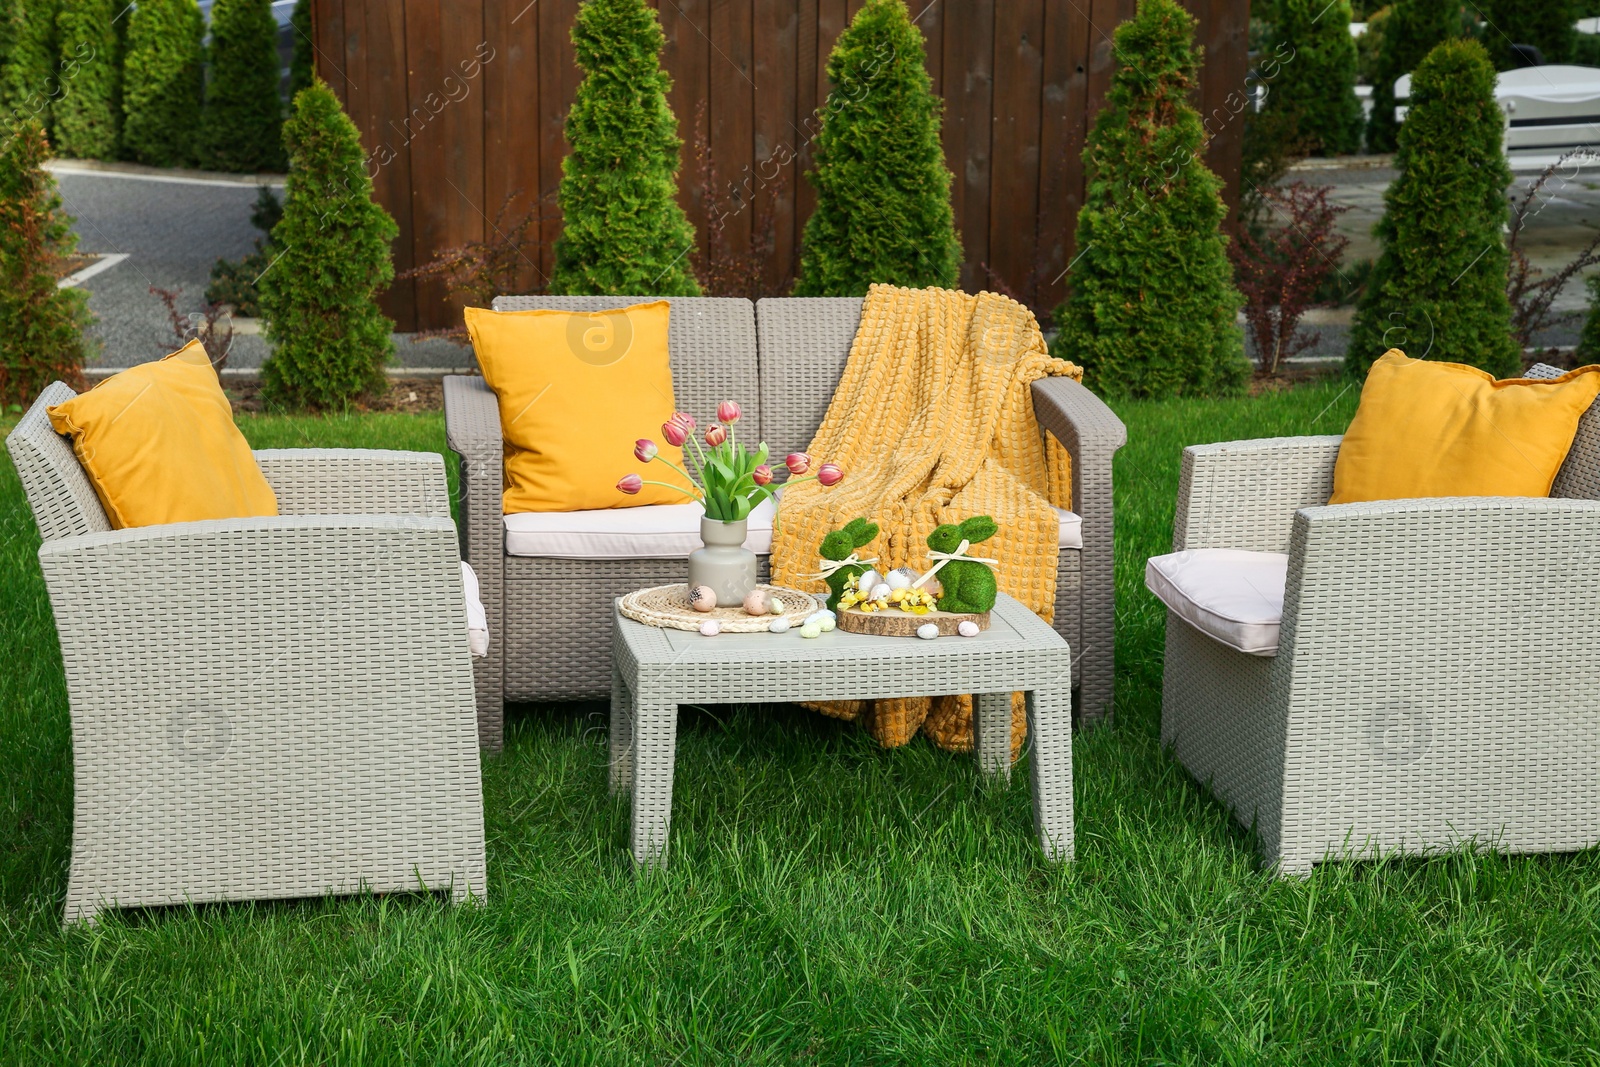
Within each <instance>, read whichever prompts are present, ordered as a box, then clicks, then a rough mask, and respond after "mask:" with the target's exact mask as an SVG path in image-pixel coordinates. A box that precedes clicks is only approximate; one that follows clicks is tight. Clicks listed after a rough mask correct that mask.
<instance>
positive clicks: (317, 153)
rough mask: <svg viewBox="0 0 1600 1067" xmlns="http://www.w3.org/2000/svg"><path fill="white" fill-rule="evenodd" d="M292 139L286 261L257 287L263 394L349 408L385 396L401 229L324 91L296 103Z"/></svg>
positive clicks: (352, 130) (287, 134) (320, 86)
mask: <svg viewBox="0 0 1600 1067" xmlns="http://www.w3.org/2000/svg"><path fill="white" fill-rule="evenodd" d="M283 140H284V147H285V148H287V149H288V155H289V175H288V179H287V182H286V184H285V187H284V204H283V218H282V219H280V220H279V222H278V224H277V225H276V226H274V227H273V229H272V240H271V247H272V248H273V249H275V250H276V257H277V258H276V259H275V260H274V262H273V263H272V265H271V268H270V269H269V270H268V271H267V272H266V274H265V275H263V276H262V278H261V279H260V281H259V283H258V284H257V288H258V290H259V292H260V301H261V314H262V317H263V318H265V319H266V337H267V341H268V343H269V344H271V346H272V354H271V355H270V356H268V357H267V360H266V362H265V363H263V364H262V367H261V386H262V392H263V393H264V395H265V396H266V398H267V399H268V400H269V401H271V402H273V403H276V404H281V405H283V406H285V407H289V408H298V409H311V410H330V409H332V410H337V409H342V408H346V407H348V406H349V405H350V404H351V403H352V402H353V401H355V400H358V399H360V398H362V397H365V396H371V395H374V394H377V393H380V392H382V391H383V389H384V376H383V367H384V364H385V363H387V362H388V361H389V358H390V356H392V355H393V354H394V340H393V338H392V337H391V336H390V334H391V332H392V331H393V329H394V323H393V322H391V321H390V320H389V319H388V318H387V317H386V316H385V315H384V314H383V312H382V311H381V310H379V308H378V303H377V294H378V292H379V291H380V290H382V289H384V288H385V287H387V286H388V284H389V283H390V282H391V281H392V280H393V279H394V264H393V262H392V261H391V259H390V251H389V244H390V242H391V241H393V240H394V239H395V237H396V235H397V234H399V232H400V228H399V227H398V226H396V225H395V221H394V219H392V218H390V217H389V213H388V212H387V211H384V210H383V208H381V207H379V206H378V205H377V204H376V203H374V202H373V199H372V179H371V178H369V177H368V176H367V170H366V166H365V159H366V154H365V153H364V152H363V151H362V150H361V139H360V136H359V135H358V134H357V132H356V127H355V123H353V122H351V121H350V119H349V117H348V116H347V115H345V113H344V111H343V110H342V109H341V108H340V107H339V100H338V98H337V97H336V96H334V95H333V90H331V89H329V88H328V86H327V85H326V84H325V83H324V82H322V81H320V80H318V81H315V82H313V83H312V86H311V88H309V89H305V90H302V91H301V93H300V95H299V96H297V97H295V98H294V107H293V113H292V114H291V116H290V118H289V121H288V122H286V123H284V127H283Z"/></svg>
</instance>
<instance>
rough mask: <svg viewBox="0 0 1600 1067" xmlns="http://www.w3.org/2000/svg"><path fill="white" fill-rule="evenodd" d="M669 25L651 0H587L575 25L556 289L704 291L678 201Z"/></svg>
mask: <svg viewBox="0 0 1600 1067" xmlns="http://www.w3.org/2000/svg"><path fill="white" fill-rule="evenodd" d="M663 40H664V38H663V36H662V33H661V25H660V23H659V22H657V21H656V13H655V12H654V11H652V10H651V9H650V8H649V7H647V6H646V5H645V2H644V0H586V2H585V3H584V5H583V6H582V7H580V8H579V9H578V18H577V21H576V22H575V23H574V24H573V27H572V43H573V46H574V48H575V49H576V52H577V60H578V66H579V67H581V68H582V69H583V81H582V82H580V83H579V85H578V91H577V95H576V97H575V98H574V99H573V101H572V110H571V111H569V112H568V113H567V126H566V132H567V144H569V145H570V146H571V151H570V152H569V153H568V154H567V158H566V159H564V160H562V161H561V187H560V191H559V193H558V196H559V198H560V203H561V215H562V220H563V221H562V229H561V236H560V238H559V239H558V240H557V241H556V247H555V260H556V262H555V269H554V271H553V272H552V273H551V276H550V292H552V293H565V294H571V295H582V294H601V293H651V294H661V295H663V296H696V295H698V294H699V292H700V286H699V285H698V284H697V283H696V282H695V279H694V275H693V274H692V273H691V272H690V269H689V260H690V253H691V251H692V250H693V248H694V244H695V234H694V229H693V227H691V226H690V225H689V219H688V217H687V216H686V215H684V213H683V209H682V208H681V207H679V206H678V201H677V191H678V147H679V141H678V123H677V120H676V119H675V118H674V117H673V115H672V108H671V107H669V106H668V105H667V91H668V90H669V89H670V88H671V85H672V83H671V80H670V79H669V78H668V77H667V74H666V72H665V71H663V70H662V69H661V60H660V53H661V46H662V43H663Z"/></svg>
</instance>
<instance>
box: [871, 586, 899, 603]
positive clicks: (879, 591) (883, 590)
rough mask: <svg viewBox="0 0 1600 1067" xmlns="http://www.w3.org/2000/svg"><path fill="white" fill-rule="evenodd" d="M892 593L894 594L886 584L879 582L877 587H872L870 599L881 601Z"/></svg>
mask: <svg viewBox="0 0 1600 1067" xmlns="http://www.w3.org/2000/svg"><path fill="white" fill-rule="evenodd" d="M892 592H894V590H893V589H890V588H889V583H888V582H879V583H878V584H877V585H875V586H873V587H872V599H873V600H883V599H885V598H887V597H888V595H889V594H890V593H892Z"/></svg>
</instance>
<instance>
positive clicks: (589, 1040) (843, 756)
mask: <svg viewBox="0 0 1600 1067" xmlns="http://www.w3.org/2000/svg"><path fill="white" fill-rule="evenodd" d="M1354 404H1355V390H1353V389H1351V390H1344V388H1343V386H1342V385H1316V386H1308V387H1302V388H1299V389H1296V390H1293V391H1291V392H1288V393H1284V394H1277V395H1270V396H1265V397H1261V398H1257V399H1253V400H1236V401H1218V402H1204V403H1202V402H1183V403H1161V404H1129V405H1124V406H1123V408H1122V414H1123V417H1124V418H1125V419H1126V421H1127V423H1128V430H1129V433H1128V436H1129V441H1130V443H1129V445H1128V447H1127V448H1125V449H1124V450H1123V451H1122V453H1121V454H1120V456H1119V457H1118V461H1117V537H1118V545H1117V549H1118V622H1117V640H1118V657H1119V659H1118V663H1119V677H1118V686H1117V701H1118V711H1117V723H1116V726H1115V727H1114V728H1112V729H1107V730H1100V731H1096V732H1093V733H1091V734H1088V735H1084V736H1081V737H1079V738H1078V739H1077V742H1076V744H1075V747H1074V759H1075V763H1076V779H1077V855H1078V859H1077V861H1076V863H1074V864H1071V865H1068V866H1064V867H1061V868H1052V867H1050V866H1049V865H1047V864H1046V863H1045V862H1043V860H1042V858H1041V857H1040V855H1039V853H1038V851H1037V848H1036V846H1035V844H1034V839H1033V835H1032V826H1031V815H1030V809H1029V799H1028V794H1027V785H1026V783H1027V778H1028V776H1027V774H1026V773H1025V772H1024V773H1019V774H1017V775H1015V776H1014V777H1013V784H1012V785H1010V786H1009V787H998V786H996V787H985V786H983V785H981V784H980V782H979V779H978V777H977V775H976V773H975V771H974V769H973V767H972V766H971V762H970V760H968V759H966V758H962V757H956V756H951V755H949V754H947V753H944V752H942V751H939V750H937V749H935V748H933V747H932V746H931V745H929V744H927V743H926V742H924V741H921V740H918V741H916V742H914V743H912V744H910V745H908V746H906V747H905V748H902V749H899V750H896V751H884V750H881V749H878V748H876V747H875V746H874V745H873V744H872V743H871V741H870V740H868V739H867V738H866V737H865V735H864V734H862V733H861V732H859V731H858V730H857V729H856V728H854V727H853V726H849V725H845V724H841V723H838V722H836V721H834V720H830V719H825V718H822V717H820V716H816V715H811V714H808V713H806V712H803V711H800V710H798V709H789V708H738V707H735V708H706V709H689V710H685V712H684V713H683V725H682V728H681V730H680V734H679V758H678V778H677V789H676V795H675V801H676V804H677V808H676V813H675V819H674V823H673V835H674V837H673V866H672V867H671V869H670V870H669V871H668V872H667V873H666V874H665V876H664V877H659V878H652V879H645V880H642V881H639V880H635V878H634V877H633V874H632V873H631V869H630V866H629V860H628V853H627V849H626V845H627V820H628V816H627V808H626V802H625V801H613V800H611V799H610V798H608V797H607V795H606V788H605V762H606V747H605V723H606V718H605V713H604V709H603V708H601V707H599V706H597V705H585V706H553V707H528V708H522V709H514V711H513V714H512V716H511V718H510V722H509V724H508V725H509V734H508V739H507V744H506V751H505V753H504V755H503V756H501V757H499V758H498V759H494V760H491V761H489V762H488V763H487V764H486V773H485V788H486V792H487V796H486V804H487V819H488V830H489V870H490V902H489V905H488V906H487V907H485V908H462V909H455V908H452V907H450V906H449V905H448V904H446V903H444V902H442V901H441V900H439V899H435V898H429V897H414V896H413V897H404V896H402V897H391V898H386V899H371V898H368V899H344V900H335V901H320V900H317V901H306V902H295V903H288V904H269V905H228V906H207V907H199V908H193V909H190V908H175V909H160V910H150V911H145V912H134V913H113V914H111V915H110V916H108V917H107V918H106V919H105V920H104V922H103V923H102V925H101V926H100V928H99V929H97V930H95V931H93V932H89V931H84V930H74V931H71V932H68V933H63V932H62V931H61V928H60V926H59V923H60V915H61V901H62V895H63V892H64V886H65V881H66V871H67V862H68V854H69V843H70V834H71V814H72V763H71V753H70V744H69V725H68V716H67V703H66V694H65V690H64V686H63V683H62V678H61V668H60V662H59V657H58V653H57V650H56V641H55V634H54V630H53V627H52V623H51V617H50V611H49V607H48V605H47V603H46V600H45V596H44V589H43V585H42V582H41V579H40V577H39V572H38V567H37V563H36V561H35V558H34V552H35V549H36V547H37V536H36V534H35V532H34V530H33V526H32V522H31V519H30V517H29V514H28V511H27V508H26V505H25V503H24V502H23V499H22V497H21V493H20V490H19V488H18V485H17V482H16V476H15V473H14V472H13V471H12V470H11V468H10V466H9V464H0V523H3V531H4V538H3V542H0V552H3V558H0V571H3V573H4V575H5V589H6V593H7V595H6V596H5V598H4V601H3V603H0V620H3V623H0V641H3V647H0V656H3V657H4V661H5V663H6V669H5V671H4V673H3V674H0V1060H3V1061H5V1062H50V1063H58V1062H82V1063H91V1062H92V1063H104V1064H111V1063H135V1062H159V1063H170V1062H184V1063H190V1062H192V1063H206V1064H214V1063H243V1062H250V1063H261V1064H279V1063H282V1064H301V1063H319V1064H322V1063H327V1064H333V1063H406V1062H413V1061H428V1062H451V1063H457V1062H473V1063H478V1062H483V1063H521V1062H529V1063H561V1064H588V1063H608V1064H609V1063H616V1064H633V1063H667V1062H673V1063H677V1062H683V1063H694V1064H724V1063H741V1064H743V1063H762V1064H765V1063H829V1064H833V1063H863V1064H865V1063H884V1064H887V1063H926V1064H953V1063H988V1064H1000V1063H1006V1064H1036V1063H1054V1062H1086V1063H1102V1062H1130V1063H1131V1062H1157V1063H1194V1064H1224V1063H1240V1064H1258V1063H1307V1064H1324V1063H1364V1064H1378V1063H1429V1064H1435V1063H1439V1064H1445V1063H1449V1064H1457V1063H1459V1064H1478V1063H1518V1064H1533V1063H1539V1064H1542V1063H1573V1062H1586V1063H1593V1062H1597V1061H1600V1052H1597V1051H1596V1050H1597V1048H1600V1010H1597V1009H1600V970H1597V959H1596V957H1597V955H1600V952H1597V948H1600V941H1597V927H1600V856H1597V855H1596V853H1594V852H1589V853H1584V854H1582V855H1577V856H1558V857H1519V858H1509V859H1508V858H1504V857H1496V856H1470V855H1454V856H1449V857H1445V858H1442V859H1437V860H1432V861H1427V862H1421V861H1408V862H1396V863H1385V864H1380V865H1372V864H1362V865H1336V866H1332V867H1328V868H1322V869H1319V870H1318V871H1317V873H1316V874H1315V875H1314V876H1313V877H1311V878H1310V879H1307V880H1304V881H1296V882H1285V881H1279V880H1277V879H1275V878H1274V877H1272V876H1271V875H1270V874H1268V873H1265V872H1263V871H1261V870H1260V869H1259V868H1258V866H1257V862H1256V859H1255V855H1254V852H1253V850H1252V846H1251V842H1250V840H1249V839H1248V836H1247V835H1246V833H1245V832H1244V831H1242V830H1240V829H1238V828H1237V827H1235V826H1232V825H1231V824H1230V823H1229V820H1228V818H1227V817H1226V815H1225V814H1224V812H1223V811H1222V809H1221V808H1220V807H1219V806H1218V805H1217V804H1216V803H1215V802H1214V801H1212V800H1211V799H1209V798H1208V797H1207V795H1206V794H1205V792H1204V791H1203V790H1202V789H1201V788H1199V787H1198V786H1196V785H1195V784H1194V783H1193V782H1191V781H1190V780H1189V779H1188V778H1187V777H1186V776H1185V775H1184V774H1183V772H1182V771H1181V770H1179V769H1178V768H1177V767H1175V766H1174V765H1173V763H1172V762H1171V761H1170V760H1169V759H1167V757H1166V756H1164V755H1163V754H1162V752H1161V750H1160V747H1159V745H1158V743H1157V735H1158V722H1159V716H1160V667H1161V664H1160V660H1161V651H1160V649H1161V632H1162V627H1163V625H1164V616H1163V613H1162V612H1161V611H1160V610H1159V608H1158V606H1157V605H1156V604H1155V602H1154V601H1153V600H1152V598H1151V597H1150V596H1149V595H1148V594H1146V593H1145V592H1144V589H1143V586H1142V575H1143V561H1144V558H1145V557H1146V556H1148V555H1150V554H1151V553H1155V552H1161V551H1166V550H1167V548H1168V546H1169V543H1170V537H1171V523H1172V510H1173V502H1174V501H1173V494H1174V492H1175V490H1176V486H1177V477H1178V462H1179V453H1180V449H1181V447H1182V445H1184V444H1187V443H1193V442H1201V441H1213V440H1228V439H1233V438H1241V437H1255V436H1273V435H1286V434H1301V433H1328V432H1338V431H1339V430H1341V429H1342V428H1343V427H1344V425H1345V424H1346V423H1347V422H1348V420H1349V417H1350V414H1351V412H1352V410H1353V409H1354ZM241 422H242V424H243V426H244V429H245V432H246V434H248V435H249V436H250V438H251V439H252V440H253V441H254V442H255V443H256V444H258V445H274V446H281V445H312V444H319V445H332V444H337V445H355V444H368V445H376V446H384V447H396V448H407V447H412V448H425V449H426V448H437V449H442V448H443V447H444V440H443V431H442V420H441V419H440V418H439V417H438V416H436V415H435V416H409V415H392V416H366V417H360V418H351V419H334V420H326V421H323V420H315V419H290V418H254V417H244V418H242V419H241ZM219 637H225V635H219ZM136 682H137V680H136V679H130V684H136Z"/></svg>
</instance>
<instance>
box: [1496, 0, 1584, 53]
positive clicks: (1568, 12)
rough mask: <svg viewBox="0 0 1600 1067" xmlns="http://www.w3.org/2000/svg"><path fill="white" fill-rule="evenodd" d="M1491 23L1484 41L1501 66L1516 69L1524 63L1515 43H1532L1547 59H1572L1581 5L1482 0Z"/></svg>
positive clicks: (1534, 0)
mask: <svg viewBox="0 0 1600 1067" xmlns="http://www.w3.org/2000/svg"><path fill="white" fill-rule="evenodd" d="M1478 6H1479V7H1480V8H1481V11H1482V14H1483V19H1484V21H1485V23H1487V26H1486V27H1485V29H1484V33H1483V43H1484V46H1485V47H1486V48H1488V49H1489V58H1490V59H1492V60H1493V61H1494V65H1495V69H1497V70H1512V69H1514V68H1516V67H1520V66H1522V63H1521V62H1520V61H1519V60H1518V59H1517V57H1516V56H1515V55H1513V54H1512V51H1511V46H1512V45H1513V44H1531V45H1533V46H1534V47H1535V48H1537V49H1538V50H1539V53H1540V54H1541V55H1543V56H1544V60H1545V62H1546V63H1570V62H1571V61H1572V60H1573V58H1574V57H1573V52H1574V49H1575V45H1576V39H1577V36H1578V34H1577V32H1576V31H1575V30H1574V29H1573V23H1574V22H1575V21H1576V20H1577V18H1578V15H1577V5H1576V4H1574V3H1573V2H1572V0H1481V2H1480V4H1479V5H1478Z"/></svg>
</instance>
